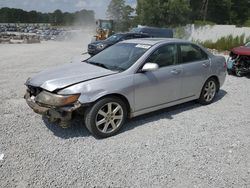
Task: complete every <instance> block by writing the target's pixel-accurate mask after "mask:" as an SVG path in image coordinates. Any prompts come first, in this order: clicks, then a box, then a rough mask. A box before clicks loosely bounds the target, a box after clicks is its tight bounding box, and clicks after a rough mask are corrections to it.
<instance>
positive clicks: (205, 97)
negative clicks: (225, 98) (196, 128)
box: [198, 78, 219, 105]
mask: <svg viewBox="0 0 250 188" xmlns="http://www.w3.org/2000/svg"><path fill="white" fill-rule="evenodd" d="M218 87H219V86H218V83H217V80H216V79H214V78H210V79H208V80H207V81H206V83H205V84H204V86H203V88H202V91H201V95H200V98H199V99H198V102H199V103H201V104H203V105H208V104H211V103H212V102H213V101H214V98H215V96H216V93H217V91H218Z"/></svg>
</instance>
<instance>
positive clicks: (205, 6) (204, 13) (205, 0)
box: [201, 0, 209, 21]
mask: <svg viewBox="0 0 250 188" xmlns="http://www.w3.org/2000/svg"><path fill="white" fill-rule="evenodd" d="M208 3H209V0H203V2H202V7H201V11H202V19H203V21H206V20H207V10H208Z"/></svg>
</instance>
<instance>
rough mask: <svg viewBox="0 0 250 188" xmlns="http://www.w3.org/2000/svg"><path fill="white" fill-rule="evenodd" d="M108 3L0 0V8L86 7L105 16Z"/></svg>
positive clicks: (48, 9) (96, 0) (129, 0)
mask: <svg viewBox="0 0 250 188" xmlns="http://www.w3.org/2000/svg"><path fill="white" fill-rule="evenodd" d="M109 3H110V0H0V8H1V7H10V8H20V9H23V10H27V11H31V10H36V11H40V12H53V11H54V10H56V9H60V10H62V11H63V12H66V11H67V12H75V11H77V10H81V9H87V10H94V11H95V17H96V18H105V17H106V10H107V7H108V4H109ZM126 3H127V4H129V5H131V6H132V7H134V8H135V7H136V0H126Z"/></svg>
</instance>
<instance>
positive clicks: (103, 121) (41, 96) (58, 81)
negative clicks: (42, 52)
mask: <svg viewBox="0 0 250 188" xmlns="http://www.w3.org/2000/svg"><path fill="white" fill-rule="evenodd" d="M225 77H226V60H225V58H224V57H222V56H214V55H213V54H211V53H209V52H208V51H206V49H204V48H202V47H201V46H198V45H196V44H193V43H190V42H187V41H184V40H179V39H151V38H148V39H135V40H127V41H123V42H120V43H118V44H115V45H113V46H111V47H109V48H107V49H106V50H104V51H102V52H100V53H98V54H97V55H95V56H93V57H91V58H89V59H88V60H86V61H85V62H79V63H72V64H66V65H64V66H59V67H56V68H54V69H51V70H47V71H44V72H41V73H39V74H37V75H35V76H34V77H32V78H29V79H28V80H27V82H26V85H27V93H26V94H25V99H26V101H27V103H28V105H29V106H30V107H31V108H32V109H33V110H34V111H35V112H36V113H40V114H43V115H45V116H47V117H48V118H49V119H50V120H51V121H56V120H59V121H61V123H62V124H63V125H64V124H65V122H67V121H70V120H71V119H72V117H73V116H72V115H73V114H74V113H80V114H81V115H82V116H83V117H84V123H85V125H86V127H87V128H88V130H89V131H90V132H91V133H92V134H93V135H95V136H97V137H101V138H104V137H109V136H112V135H114V134H115V133H117V132H118V131H119V130H120V129H121V127H122V126H123V124H124V123H125V121H126V119H127V118H132V117H136V116H139V115H142V114H145V113H149V112H152V111H155V110H159V109H162V108H166V107H169V106H173V105H177V104H181V103H184V102H188V101H192V100H198V101H199V102H200V103H201V104H204V105H207V104H210V103H212V102H213V101H214V99H215V96H216V94H217V92H218V91H219V89H220V87H221V86H222V85H223V83H224V81H225Z"/></svg>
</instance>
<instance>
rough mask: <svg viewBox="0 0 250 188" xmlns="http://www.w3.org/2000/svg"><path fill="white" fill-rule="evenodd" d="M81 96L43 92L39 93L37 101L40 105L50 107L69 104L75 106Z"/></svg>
mask: <svg viewBox="0 0 250 188" xmlns="http://www.w3.org/2000/svg"><path fill="white" fill-rule="evenodd" d="M79 96H80V94H74V95H57V94H53V93H49V92H47V91H42V92H41V93H39V94H38V95H37V96H36V98H35V101H36V102H37V103H38V104H39V103H40V104H45V105H48V106H56V107H60V106H66V105H69V104H73V103H74V102H76V101H77V100H78V98H79Z"/></svg>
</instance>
